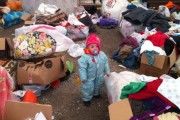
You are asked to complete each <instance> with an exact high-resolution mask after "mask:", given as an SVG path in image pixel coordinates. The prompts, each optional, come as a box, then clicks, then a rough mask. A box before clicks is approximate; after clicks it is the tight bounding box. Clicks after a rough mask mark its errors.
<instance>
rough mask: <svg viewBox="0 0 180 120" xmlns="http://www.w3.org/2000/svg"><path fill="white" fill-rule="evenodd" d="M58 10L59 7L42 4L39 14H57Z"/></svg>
mask: <svg viewBox="0 0 180 120" xmlns="http://www.w3.org/2000/svg"><path fill="white" fill-rule="evenodd" d="M57 10H58V7H56V6H55V5H50V4H44V3H41V4H40V5H39V7H38V13H39V14H43V15H50V14H55V12H56V11H57Z"/></svg>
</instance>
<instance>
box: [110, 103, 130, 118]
mask: <svg viewBox="0 0 180 120" xmlns="http://www.w3.org/2000/svg"><path fill="white" fill-rule="evenodd" d="M132 116H133V113H132V110H131V106H130V103H129V100H128V99H124V100H121V101H119V102H116V103H113V104H111V105H110V106H109V117H110V120H129V119H130V118H131V117H132Z"/></svg>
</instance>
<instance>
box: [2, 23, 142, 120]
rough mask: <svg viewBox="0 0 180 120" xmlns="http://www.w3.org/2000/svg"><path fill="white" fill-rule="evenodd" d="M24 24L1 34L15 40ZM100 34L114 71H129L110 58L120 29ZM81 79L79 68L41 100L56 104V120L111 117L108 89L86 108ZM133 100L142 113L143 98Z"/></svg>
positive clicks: (54, 106)
mask: <svg viewBox="0 0 180 120" xmlns="http://www.w3.org/2000/svg"><path fill="white" fill-rule="evenodd" d="M20 26H21V25H17V26H14V27H12V28H9V29H6V30H4V29H0V37H10V38H11V39H12V38H13V37H14V36H13V35H12V34H13V33H14V29H15V28H17V27H20ZM97 33H98V34H99V35H100V37H101V38H102V44H103V45H102V46H103V47H102V50H103V51H104V52H105V53H106V54H107V56H108V57H109V64H110V68H111V71H116V72H120V71H123V70H127V69H124V68H121V67H119V66H118V65H119V64H118V63H117V62H115V61H113V60H112V59H110V58H111V55H112V53H113V51H114V50H116V49H117V48H118V44H119V42H120V38H121V35H120V33H119V31H118V29H101V28H99V27H97ZM82 42H83V41H82ZM82 42H78V43H82ZM67 58H68V59H69V60H71V61H73V62H74V64H75V65H77V58H72V57H70V56H68V55H67ZM77 78H78V72H77V67H76V68H75V72H74V73H73V74H71V75H70V76H69V78H68V79H67V80H65V81H63V82H61V84H60V87H58V88H56V89H50V90H48V91H46V92H44V93H43V94H42V96H41V97H40V103H46V104H51V105H52V106H53V115H54V116H55V120H109V116H108V105H109V103H108V99H107V95H106V92H105V88H103V91H102V98H101V99H98V100H93V101H92V105H91V106H90V107H85V106H83V104H82V101H81V99H80V84H79V81H78V79H77ZM131 103H132V109H133V112H134V113H135V114H137V113H140V112H142V109H141V106H142V104H141V102H140V101H131Z"/></svg>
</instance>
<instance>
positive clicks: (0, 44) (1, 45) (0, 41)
mask: <svg viewBox="0 0 180 120" xmlns="http://www.w3.org/2000/svg"><path fill="white" fill-rule="evenodd" d="M5 49H6V39H5V38H0V50H5Z"/></svg>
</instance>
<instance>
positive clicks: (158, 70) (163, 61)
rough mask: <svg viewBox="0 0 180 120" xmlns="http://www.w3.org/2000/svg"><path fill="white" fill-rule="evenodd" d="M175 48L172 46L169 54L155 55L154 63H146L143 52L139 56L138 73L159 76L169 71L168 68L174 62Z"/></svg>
mask: <svg viewBox="0 0 180 120" xmlns="http://www.w3.org/2000/svg"><path fill="white" fill-rule="evenodd" d="M176 57H177V56H176V49H175V48H174V49H173V51H172V53H171V54H170V55H169V56H163V55H155V61H154V64H153V65H152V66H151V65H149V64H148V60H147V58H146V55H145V54H142V56H141V64H140V73H141V74H145V75H150V76H155V77H157V76H161V75H162V74H166V73H168V72H169V69H170V68H171V67H172V66H173V65H174V63H175V62H176Z"/></svg>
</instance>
